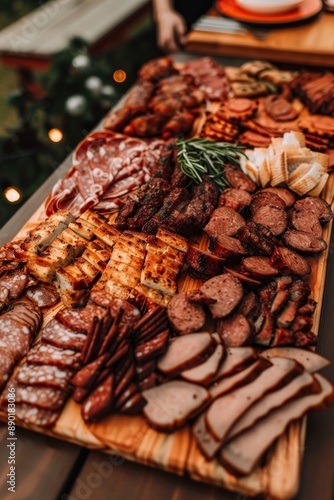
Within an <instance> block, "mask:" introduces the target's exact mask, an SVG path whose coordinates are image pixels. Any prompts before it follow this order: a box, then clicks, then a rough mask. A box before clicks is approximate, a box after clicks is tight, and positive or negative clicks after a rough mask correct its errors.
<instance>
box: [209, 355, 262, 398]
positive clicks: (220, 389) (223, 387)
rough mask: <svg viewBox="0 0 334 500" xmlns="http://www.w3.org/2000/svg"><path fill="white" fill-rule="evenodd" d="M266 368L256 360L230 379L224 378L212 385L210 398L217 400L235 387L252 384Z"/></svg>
mask: <svg viewBox="0 0 334 500" xmlns="http://www.w3.org/2000/svg"><path fill="white" fill-rule="evenodd" d="M266 368H268V365H264V364H263V363H261V361H259V360H258V361H256V362H255V363H252V364H251V365H250V366H247V367H246V368H244V369H243V370H241V371H239V372H237V373H235V374H233V375H231V376H230V377H225V378H223V379H221V380H220V381H218V382H215V383H213V384H212V385H211V386H210V388H209V392H210V395H211V397H212V398H218V397H219V396H222V395H223V394H226V393H228V392H230V391H232V390H233V389H235V388H236V387H241V386H243V385H246V384H248V383H250V382H252V380H254V378H255V377H256V376H257V375H258V374H259V373H260V372H261V371H263V370H265V369H266Z"/></svg>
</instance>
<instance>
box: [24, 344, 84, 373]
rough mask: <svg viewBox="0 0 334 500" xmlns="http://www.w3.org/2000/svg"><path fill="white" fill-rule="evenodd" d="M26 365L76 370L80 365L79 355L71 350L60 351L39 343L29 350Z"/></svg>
mask: <svg viewBox="0 0 334 500" xmlns="http://www.w3.org/2000/svg"><path fill="white" fill-rule="evenodd" d="M27 363H28V364H32V365H52V366H58V368H73V369H78V368H80V365H81V354H80V352H76V351H72V350H71V349H60V348H58V347H55V346H54V345H51V344H45V343H43V342H41V343H39V344H37V345H36V346H34V347H33V348H32V349H30V351H29V353H28V356H27Z"/></svg>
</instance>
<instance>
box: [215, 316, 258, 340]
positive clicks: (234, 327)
mask: <svg viewBox="0 0 334 500" xmlns="http://www.w3.org/2000/svg"><path fill="white" fill-rule="evenodd" d="M217 331H218V333H219V335H220V337H221V339H222V341H223V343H224V345H225V346H226V347H241V346H244V345H248V344H250V343H251V339H252V333H253V329H252V326H251V324H250V322H249V321H248V319H247V318H246V316H244V315H243V314H240V313H232V314H231V315H230V316H228V317H227V318H225V319H221V320H219V321H218V326H217Z"/></svg>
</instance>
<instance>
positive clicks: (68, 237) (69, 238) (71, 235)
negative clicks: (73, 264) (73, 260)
mask: <svg viewBox="0 0 334 500" xmlns="http://www.w3.org/2000/svg"><path fill="white" fill-rule="evenodd" d="M62 244H65V245H68V247H69V248H71V249H72V252H73V253H74V255H75V257H78V256H79V255H81V254H82V252H83V251H84V249H85V247H86V244H87V241H86V240H85V239H84V238H83V237H82V236H79V235H78V234H76V233H75V232H74V231H72V229H69V228H67V229H65V231H63V232H62V233H61V234H60V235H59V236H57V238H56V239H55V240H54V241H53V243H52V245H53V246H54V247H58V245H62Z"/></svg>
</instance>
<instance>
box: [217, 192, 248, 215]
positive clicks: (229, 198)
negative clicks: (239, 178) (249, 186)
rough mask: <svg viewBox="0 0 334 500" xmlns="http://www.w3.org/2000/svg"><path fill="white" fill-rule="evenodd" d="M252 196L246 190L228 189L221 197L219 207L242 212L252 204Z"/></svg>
mask: <svg viewBox="0 0 334 500" xmlns="http://www.w3.org/2000/svg"><path fill="white" fill-rule="evenodd" d="M251 201H252V196H251V195H250V194H249V193H248V191H245V190H244V189H235V188H227V189H224V191H223V192H222V194H221V195H220V197H219V201H218V205H219V206H223V207H230V208H233V209H234V210H236V211H237V212H240V211H241V210H243V209H244V208H245V207H247V206H248V205H250V204H251Z"/></svg>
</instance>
